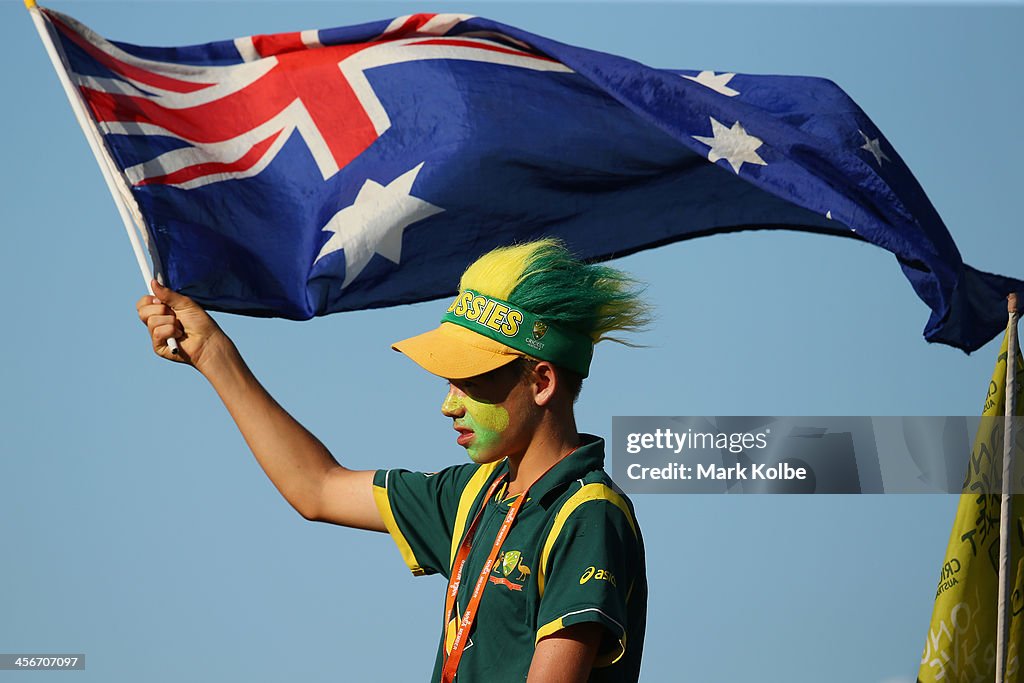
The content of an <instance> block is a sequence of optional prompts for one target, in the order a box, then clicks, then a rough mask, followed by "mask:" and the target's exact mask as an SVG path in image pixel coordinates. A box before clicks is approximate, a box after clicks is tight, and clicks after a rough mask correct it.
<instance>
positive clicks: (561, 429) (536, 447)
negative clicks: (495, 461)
mask: <svg viewBox="0 0 1024 683" xmlns="http://www.w3.org/2000/svg"><path fill="white" fill-rule="evenodd" d="M579 444H580V435H579V433H577V431H576V423H575V421H574V420H571V419H570V420H569V421H567V422H562V423H560V424H548V425H543V426H542V427H541V428H540V429H538V430H537V431H536V432H535V433H534V437H533V439H532V440H531V441H530V445H529V446H528V447H527V449H526V450H525V451H524V452H523V454H522V455H517V456H509V457H508V477H509V478H508V489H507V493H508V495H510V496H515V495H519V494H521V493H523V492H524V491H526V490H527V489H528V488H530V486H532V485H533V483H534V482H535V481H537V480H538V479H540V478H541V476H542V475H543V474H544V473H545V472H547V471H548V470H549V469H551V467H552V466H554V464H555V463H557V462H558V461H560V460H562V459H563V458H565V457H566V456H567V455H568V454H569V453H571V452H572V451H573V450H574V449H575V448H576V447H577V446H579Z"/></svg>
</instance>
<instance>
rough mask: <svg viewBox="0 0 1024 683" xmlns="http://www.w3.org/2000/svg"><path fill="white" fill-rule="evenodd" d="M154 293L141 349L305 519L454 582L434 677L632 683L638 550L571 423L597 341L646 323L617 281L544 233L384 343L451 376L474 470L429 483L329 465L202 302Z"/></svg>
mask: <svg viewBox="0 0 1024 683" xmlns="http://www.w3.org/2000/svg"><path fill="white" fill-rule="evenodd" d="M153 287H154V290H153V291H154V292H155V293H156V297H151V296H145V297H143V298H142V299H141V300H140V301H139V303H138V306H137V308H138V311H139V317H140V319H141V320H142V321H143V322H144V323H145V324H146V325H147V327H148V328H149V331H150V336H151V338H152V342H153V348H154V350H155V351H156V353H157V354H158V355H160V356H161V357H164V358H167V359H170V360H175V361H179V362H186V363H189V364H191V365H193V366H194V367H195V368H196V369H198V370H199V371H200V372H201V373H202V374H203V375H204V376H205V377H206V378H207V379H208V380H209V381H210V383H211V384H212V385H213V387H214V389H215V390H216V391H217V393H218V395H219V396H220V397H221V399H222V400H223V401H224V404H225V406H226V407H227V408H228V411H229V412H230V413H231V416H232V418H233V419H234V420H235V422H236V424H237V425H238V427H239V429H240V430H241V432H242V435H243V436H244V437H245V440H246V443H247V444H248V445H249V447H250V448H251V449H252V451H253V454H254V455H255V456H256V458H257V460H258V461H259V463H260V465H261V466H262V467H263V469H264V471H265V472H266V473H267V475H268V476H269V477H270V479H271V481H272V482H273V483H274V485H275V486H276V487H277V488H278V490H279V491H280V492H281V494H282V495H283V496H284V497H285V498H286V499H287V500H288V502H289V503H290V504H291V505H292V506H293V507H294V508H295V509H296V510H297V511H298V512H299V513H300V514H301V515H302V516H303V517H305V518H306V519H310V520H316V521H323V522H331V523H333V524H340V525H343V526H350V527H356V528H361V529H370V530H374V531H388V532H389V533H390V534H391V536H392V538H393V539H394V540H395V543H396V544H397V545H398V548H399V550H400V552H401V554H402V557H403V559H404V560H405V562H406V564H407V565H408V566H409V568H410V570H411V571H412V572H413V574H416V575H422V574H433V573H440V574H442V575H444V576H445V577H446V578H448V579H449V585H448V590H447V591H446V596H445V597H446V600H445V617H444V626H443V629H442V636H441V642H440V644H439V647H438V654H437V660H436V662H435V666H434V674H433V677H432V679H431V680H433V681H444V682H445V683H450V681H452V680H458V681H464V682H465V683H472V682H473V681H485V680H486V681H490V682H494V681H512V680H520V681H521V680H528V681H530V682H531V683H541V682H548V681H588V680H589V681H636V680H637V679H638V677H639V669H640V657H641V653H642V649H643V638H644V627H645V622H646V603H647V583H646V570H645V564H644V553H643V540H642V537H641V534H640V529H639V527H638V526H637V523H636V520H635V517H634V514H633V508H632V505H631V503H630V502H629V501H628V499H626V498H625V496H623V495H622V494H621V493H620V492H619V491H618V490H617V489H616V488H615V487H614V484H613V483H612V482H611V480H610V479H609V478H608V475H607V474H606V473H605V472H604V469H603V459H604V453H603V447H604V442H603V441H602V440H601V439H599V438H597V437H593V436H590V435H586V434H579V433H578V432H577V430H576V424H575V418H574V416H573V403H574V401H575V400H576V397H577V396H578V394H579V391H580V387H581V384H582V381H583V379H584V378H585V377H586V376H587V374H588V372H589V367H590V361H591V358H592V354H593V346H594V344H595V343H596V342H597V341H600V340H602V339H606V338H611V337H609V334H611V333H615V332H620V331H634V330H637V329H639V328H641V327H642V326H643V325H644V324H645V323H646V321H647V315H646V314H647V311H646V308H645V306H644V305H643V304H642V302H641V301H640V299H639V296H638V293H637V290H636V288H635V285H634V283H633V282H632V281H631V280H630V279H629V278H628V277H626V276H625V275H624V274H622V273H621V272H619V271H617V270H614V269H612V268H608V267H606V266H601V265H588V264H584V263H581V262H579V261H577V260H575V259H574V258H572V256H571V255H570V254H569V253H568V252H567V251H566V250H565V248H564V247H563V246H562V245H561V244H560V243H558V242H556V241H554V240H541V241H538V242H532V243H528V244H523V245H518V246H513V247H506V248H502V249H497V250H495V251H492V252H490V253H488V254H485V255H484V256H482V257H480V259H478V260H477V261H476V262H475V263H474V264H473V265H471V266H470V267H469V268H468V269H467V270H466V272H465V273H464V274H463V276H462V280H461V282H460V285H459V294H458V295H457V296H456V298H455V300H454V301H453V302H452V303H451V305H450V306H449V307H448V310H447V312H446V313H445V315H444V318H443V320H442V324H441V326H440V327H438V328H437V329H435V330H431V331H430V332H426V333H424V334H421V335H419V336H417V337H412V338H410V339H407V340H405V341H402V342H399V343H397V344H395V345H394V347H393V348H395V349H396V350H398V351H400V352H402V353H404V354H405V355H407V356H408V357H409V358H411V359H412V360H413V361H415V362H416V363H418V364H419V365H421V366H422V367H423V368H424V369H426V370H427V371H429V372H432V373H434V374H436V375H438V376H441V377H444V378H445V379H447V380H448V381H449V389H448V394H447V396H446V398H445V400H444V403H443V404H442V408H441V410H442V413H443V414H444V415H445V416H447V417H450V418H452V420H453V427H454V429H455V430H456V431H457V432H458V434H459V436H458V437H457V442H458V443H459V445H461V446H463V447H464V448H465V449H466V451H467V453H468V455H469V457H470V459H471V460H472V461H473V462H472V463H467V464H464V465H457V466H453V467H449V468H446V469H444V470H442V471H441V472H438V473H436V474H423V473H414V472H408V471H405V470H377V471H355V470H349V469H347V468H345V467H343V466H341V465H340V464H338V463H337V461H335V460H334V458H333V457H332V456H331V454H330V453H329V452H328V451H327V449H326V448H325V447H324V446H323V444H321V443H320V442H319V441H318V440H317V439H316V438H315V437H314V436H313V435H312V434H310V433H309V432H308V431H307V430H306V429H305V428H303V427H302V425H300V424H299V423H298V422H296V421H295V420H294V419H293V418H291V417H290V416H289V415H288V414H287V413H286V412H285V411H284V410H283V409H282V408H281V407H280V406H279V405H278V404H277V403H276V402H275V401H274V400H273V398H272V397H271V396H270V395H269V394H268V393H267V392H266V391H265V390H264V389H263V388H262V387H261V386H260V385H259V382H258V381H257V380H256V378H255V377H254V376H253V375H252V373H251V372H250V371H249V369H248V368H247V366H246V365H245V363H244V361H243V360H242V358H241V356H240V355H239V353H238V351H237V350H236V349H235V347H234V345H233V344H232V342H231V340H230V339H228V338H227V336H226V335H225V334H224V333H223V332H222V331H221V330H220V328H219V327H218V326H217V324H216V323H215V322H214V321H213V319H212V318H210V316H209V315H207V314H206V312H205V311H203V309H202V308H201V307H199V306H198V305H197V304H195V303H194V302H192V301H191V300H190V299H188V298H187V297H185V296H182V295H180V294H177V293H175V292H172V291H171V290H168V289H166V288H163V287H161V286H160V285H159V284H157V283H155V282H154V284H153ZM170 337H175V338H176V339H178V341H179V344H180V347H181V348H180V352H179V354H178V355H173V354H171V353H170V351H169V350H168V349H167V347H166V341H167V339H169V338H170ZM456 674H458V677H456Z"/></svg>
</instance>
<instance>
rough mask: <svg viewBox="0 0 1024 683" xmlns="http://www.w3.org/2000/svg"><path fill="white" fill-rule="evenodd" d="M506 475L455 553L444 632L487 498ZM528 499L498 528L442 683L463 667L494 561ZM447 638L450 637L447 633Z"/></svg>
mask: <svg viewBox="0 0 1024 683" xmlns="http://www.w3.org/2000/svg"><path fill="white" fill-rule="evenodd" d="M504 479H505V475H504V474H503V475H501V476H500V477H498V478H497V479H495V480H494V483H493V484H491V487H490V488H489V489H487V495H486V496H484V499H483V503H482V504H481V505H480V509H479V510H478V511H477V513H476V517H474V518H473V523H472V524H471V525H470V527H469V531H467V532H466V536H465V537H464V538H463V540H462V544H461V545H460V546H459V552H458V554H456V556H455V564H454V565H452V570H453V571H452V578H451V580H450V581H449V582H448V594H447V595H446V596H445V599H444V632H445V633H447V632H448V623H449V622H450V621H451V618H452V610H453V609H454V608H455V599H456V597H457V596H458V594H459V584H460V583H462V570H463V569H464V568H465V566H466V560H467V558H468V557H469V551H470V549H471V548H472V547H473V536H474V535H475V534H476V525H477V523H478V522H479V521H480V517H481V515H482V514H483V511H484V508H485V507H487V501H489V500H490V499H491V498H492V497H494V492H495V491H496V490H497V488H498V484H500V483H501V482H502V481H504ZM524 500H526V491H523V494H522V495H521V496H519V497H518V498H516V500H515V501H514V502H513V503H512V505H511V507H509V509H508V514H506V515H505V521H503V522H502V523H501V528H500V529H498V535H497V536H495V537H494V545H493V546H491V553H490V555H488V556H487V561H486V562H484V566H483V567H482V568H481V569H480V577H479V578H478V579H477V580H476V585H475V586H473V593H472V595H471V596H470V598H469V604H468V605H466V610H465V611H464V612H463V613H462V619H461V620H460V623H459V629H458V631H456V633H455V642H454V643H452V650H451V652H450V653H448V657H447V659H445V662H444V669H443V670H442V671H441V683H452V681H453V680H454V679H455V672H456V670H457V669H458V668H459V661H460V660H461V659H462V652H463V650H464V649H465V648H466V641H467V640H468V639H469V630H470V628H472V626H473V621H474V620H475V619H476V612H477V607H478V606H479V605H480V597H481V596H482V595H483V593H484V587H485V586H486V585H487V578H488V577H489V576H490V574H491V568H492V567H494V560H495V558H496V557H497V556H498V550H500V549H501V546H502V544H503V543H504V542H505V538H506V537H507V536H508V531H509V529H510V528H511V527H512V522H513V521H514V520H515V518H516V514H517V513H518V512H519V508H520V507H522V505H523V501H524ZM445 639H447V636H445Z"/></svg>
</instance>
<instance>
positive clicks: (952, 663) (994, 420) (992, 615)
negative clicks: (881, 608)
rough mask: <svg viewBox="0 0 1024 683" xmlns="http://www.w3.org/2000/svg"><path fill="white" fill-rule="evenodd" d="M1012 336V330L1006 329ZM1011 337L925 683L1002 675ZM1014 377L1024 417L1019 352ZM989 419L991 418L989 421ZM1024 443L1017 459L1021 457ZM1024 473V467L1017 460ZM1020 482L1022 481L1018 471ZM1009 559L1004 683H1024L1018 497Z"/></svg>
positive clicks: (947, 568)
mask: <svg viewBox="0 0 1024 683" xmlns="http://www.w3.org/2000/svg"><path fill="white" fill-rule="evenodd" d="M1007 331H1009V328H1008V330H1007ZM1007 340H1008V335H1004V337H1003V344H1002V348H1001V349H1000V351H999V358H998V359H997V361H996V368H995V371H994V372H993V373H992V380H991V382H990V383H989V387H988V394H987V395H986V397H985V407H984V409H983V412H982V415H983V419H982V422H981V425H980V426H979V429H978V436H977V438H976V439H975V442H974V448H973V449H972V452H971V460H970V463H969V465H968V471H967V477H966V479H965V490H966V491H973V490H977V493H964V494H962V495H961V496H960V505H959V507H958V508H957V512H956V519H955V520H954V522H953V529H952V531H951V532H950V535H949V545H948V546H947V548H946V557H945V560H944V561H943V563H942V567H941V570H940V572H939V581H938V586H937V588H936V591H935V606H934V608H933V609H932V620H931V625H930V626H929V628H928V637H927V639H926V641H925V646H924V653H923V654H922V656H921V668H920V669H919V671H918V674H917V680H918V681H919V683H982V682H984V683H991V681H993V680H994V678H995V669H996V603H997V593H998V578H999V577H998V564H997V562H998V559H999V514H1000V496H999V494H998V492H997V491H998V488H997V487H994V486H993V485H992V481H993V479H998V478H999V477H1000V476H1001V472H1002V449H1003V425H1004V422H1003V420H1002V419H1001V418H1003V416H1004V414H1005V409H1006V408H1005V406H1006V362H1007V358H1008V354H1007V346H1008V343H1007ZM1013 356H1014V359H1015V364H1014V368H1015V370H1014V374H1015V376H1016V394H1017V401H1016V408H1015V415H1018V416H1020V415H1024V391H1022V388H1024V360H1022V358H1021V352H1020V346H1019V345H1015V348H1014V353H1013ZM985 418H987V419H985ZM1021 446H1022V444H1021V443H1020V439H1018V441H1017V445H1016V448H1015V452H1016V453H1017V454H1019V453H1020V452H1021ZM1015 462H1016V463H1020V466H1024V461H1022V460H1021V459H1020V458H1017V459H1015ZM1014 478H1015V479H1019V478H1020V472H1019V471H1018V473H1017V475H1016V476H1015V477H1014ZM1013 519H1014V524H1013V529H1014V533H1013V538H1012V544H1011V555H1010V556H1011V557H1012V558H1013V562H1012V564H1011V566H1012V567H1013V573H1012V576H1011V577H1010V580H1011V582H1012V583H1011V585H1012V586H1013V594H1012V601H1011V605H1012V609H1011V614H1012V617H1011V621H1010V637H1009V641H1008V650H1007V670H1006V680H1007V681H1008V682H1009V681H1013V682H1015V683H1016V682H1019V683H1024V675H1022V672H1021V662H1020V660H1019V653H1020V652H1021V651H1022V645H1024V643H1022V642H1021V640H1022V635H1024V630H1022V629H1024V625H1022V623H1021V619H1020V617H1021V616H1022V614H1024V592H1022V573H1024V572H1022V567H1024V563H1022V560H1024V553H1022V544H1021V538H1022V534H1024V496H1021V495H1015V496H1014V497H1013Z"/></svg>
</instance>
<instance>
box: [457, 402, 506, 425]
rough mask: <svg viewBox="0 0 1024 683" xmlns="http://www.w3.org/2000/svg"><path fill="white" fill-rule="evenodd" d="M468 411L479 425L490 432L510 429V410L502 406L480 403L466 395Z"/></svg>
mask: <svg viewBox="0 0 1024 683" xmlns="http://www.w3.org/2000/svg"><path fill="white" fill-rule="evenodd" d="M465 405H466V411H467V412H468V413H469V415H470V417H471V418H472V419H473V421H474V422H475V423H476V424H477V426H478V427H480V428H482V429H486V430H487V431H490V432H503V431H505V430H506V429H508V411H507V410H505V409H504V408H502V407H501V406H496V405H492V404H490V403H480V402H478V401H474V400H473V399H471V398H469V397H466V399H465Z"/></svg>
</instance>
